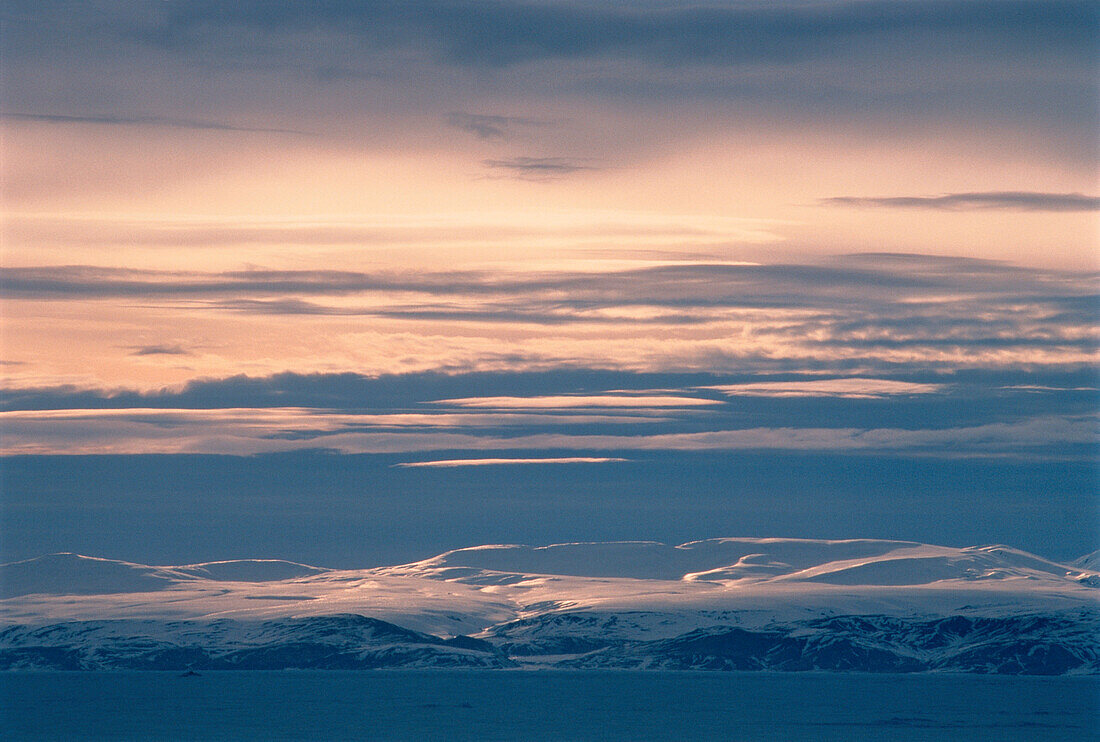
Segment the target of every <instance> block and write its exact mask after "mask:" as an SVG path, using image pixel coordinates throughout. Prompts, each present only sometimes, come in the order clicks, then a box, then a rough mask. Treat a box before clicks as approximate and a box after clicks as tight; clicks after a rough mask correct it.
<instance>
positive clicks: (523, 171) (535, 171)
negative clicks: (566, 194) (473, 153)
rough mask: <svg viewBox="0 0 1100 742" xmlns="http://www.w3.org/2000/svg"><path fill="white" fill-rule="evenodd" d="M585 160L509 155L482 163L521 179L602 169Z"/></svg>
mask: <svg viewBox="0 0 1100 742" xmlns="http://www.w3.org/2000/svg"><path fill="white" fill-rule="evenodd" d="M585 162H586V161H584V160H575V159H570V158H568V157H509V158H507V159H503V160H492V159H490V160H482V164H484V165H485V166H486V167H487V168H490V169H492V170H500V171H503V172H505V173H507V174H509V175H510V176H511V177H514V178H519V179H521V180H549V179H553V178H560V177H562V176H565V175H572V174H573V173H578V172H581V171H583V170H599V169H600V168H597V167H594V166H592V165H586V164H584V163H585Z"/></svg>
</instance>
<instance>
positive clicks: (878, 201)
mask: <svg viewBox="0 0 1100 742" xmlns="http://www.w3.org/2000/svg"><path fill="white" fill-rule="evenodd" d="M821 203H823V204H825V205H828V206H857V207H884V208H892V209H939V210H944V211H975V210H989V209H996V210H1011V211H1100V196H1086V195H1083V194H1081V193H1040V192H1036V191H980V192H971V193H947V194H944V195H942V196H889V197H879V198H866V197H858V196H836V197H834V198H826V199H823V200H822V202H821Z"/></svg>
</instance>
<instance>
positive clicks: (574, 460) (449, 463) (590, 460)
mask: <svg viewBox="0 0 1100 742" xmlns="http://www.w3.org/2000/svg"><path fill="white" fill-rule="evenodd" d="M619 461H629V459H620V458H611V457H606V456H604V457H595V456H563V457H558V458H539V459H441V460H439V461H414V462H409V463H401V464H394V466H395V467H398V468H402V469H415V468H420V467H440V468H453V467H456V466H515V465H517V464H606V463H609V462H619Z"/></svg>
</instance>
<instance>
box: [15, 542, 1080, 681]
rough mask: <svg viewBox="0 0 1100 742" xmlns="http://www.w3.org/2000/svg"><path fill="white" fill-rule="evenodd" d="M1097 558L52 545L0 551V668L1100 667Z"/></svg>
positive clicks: (944, 550)
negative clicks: (375, 560) (374, 558)
mask: <svg viewBox="0 0 1100 742" xmlns="http://www.w3.org/2000/svg"><path fill="white" fill-rule="evenodd" d="M1090 559H1091V560H1092V561H1094V559H1095V557H1094V556H1092V557H1086V558H1084V559H1082V560H1079V562H1077V563H1075V565H1076V566H1070V565H1064V564H1058V563H1055V562H1051V561H1048V560H1045V559H1042V558H1040V557H1037V556H1035V555H1032V554H1028V553H1026V552H1022V551H1019V550H1016V549H1012V548H1009V547H1006V546H979V547H969V548H961V549H960V548H949V547H942V546H930V545H925V544H919V543H913V542H905V541H880V540H850V541H815V540H803V539H753V538H727V539H709V540H705V541H695V542H690V543H686V544H681V545H679V546H669V545H665V544H660V543H654V542H618V543H578V544H555V545H552V546H543V547H532V546H520V545H492V546H480V547H473V548H467V549H459V550H456V551H451V552H447V553H445V554H441V555H439V556H436V557H433V558H431V559H426V560H424V561H421V562H414V563H412V564H405V565H400V566H393V567H382V568H375V569H364V570H332V569H323V568H319V567H311V566H308V565H303V564H297V563H294V562H284V561H275V560H241V561H232V562H212V563H204V564H190V565H183V566H171V567H157V566H147V565H140V564H132V563H127V562H119V561H112V560H105V559H96V558H92V557H85V556H80V555H77V554H52V555H49V556H45V557H41V558H38V559H31V560H26V561H22V562H13V563H9V564H4V565H0V622H2V624H3V625H2V626H0V667H7V668H47V667H67V668H73V669H81V668H83V669H95V668H102V667H143V668H150V669H158V668H159V669H175V668H179V667H187V666H194V667H200V668H201V667H205V668H209V669H217V668H252V667H256V668H272V667H318V668H323V667H334V668H335V667H341V668H344V667H393V666H417V667H420V666H475V667H510V666H517V665H522V666H548V665H557V666H568V667H640V668H675V669H775V670H799V669H832V670H864V671H874V670H888V671H927V670H955V671H973V672H1011V673H1055V674H1057V673H1065V672H1098V671H1100V647H1098V645H1100V639H1098V638H1097V637H1098V636H1100V589H1098V587H1100V576H1098V575H1097V573H1096V571H1095V570H1094V565H1093V563H1092V561H1090ZM471 637H472V638H471Z"/></svg>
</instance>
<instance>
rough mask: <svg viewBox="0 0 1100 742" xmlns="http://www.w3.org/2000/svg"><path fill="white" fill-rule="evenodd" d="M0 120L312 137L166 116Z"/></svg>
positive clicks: (22, 115) (4, 115) (13, 115)
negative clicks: (158, 127)
mask: <svg viewBox="0 0 1100 742" xmlns="http://www.w3.org/2000/svg"><path fill="white" fill-rule="evenodd" d="M0 119H13V120H16V121H38V122H43V123H48V124H99V125H108V126H163V127H169V128H173V129H196V130H200V131H201V130H210V131H239V132H254V133H265V134H296V135H300V136H314V134H312V133H311V132H307V131H299V130H297V129H277V128H271V127H263V126H238V125H234V124H228V123H225V122H220V121H202V120H199V119H187V118H172V117H169V116H152V115H149V116H113V115H110V116H109V115H67V114H55V113H27V112H0Z"/></svg>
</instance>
